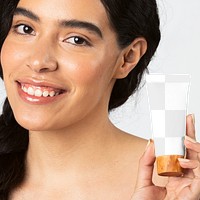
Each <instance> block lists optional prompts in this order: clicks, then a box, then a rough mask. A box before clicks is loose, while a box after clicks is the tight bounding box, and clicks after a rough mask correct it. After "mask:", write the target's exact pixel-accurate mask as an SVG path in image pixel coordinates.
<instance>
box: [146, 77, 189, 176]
mask: <svg viewBox="0 0 200 200" xmlns="http://www.w3.org/2000/svg"><path fill="white" fill-rule="evenodd" d="M189 87H190V75H186V74H169V75H160V74H150V75H146V88H147V95H148V101H149V107H150V114H151V127H152V133H153V139H154V143H155V154H156V157H157V172H158V175H160V176H181V175H182V174H183V170H182V169H181V167H180V165H179V162H178V158H183V157H184V155H185V147H184V143H183V140H184V136H185V132H186V114H187V104H188V96H189Z"/></svg>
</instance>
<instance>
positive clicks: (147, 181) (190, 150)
mask: <svg viewBox="0 0 200 200" xmlns="http://www.w3.org/2000/svg"><path fill="white" fill-rule="evenodd" d="M186 127H187V128H186V135H187V136H186V137H185V141H184V143H185V146H186V148H187V159H179V162H180V165H181V167H182V168H184V169H185V173H184V175H183V176H182V177H170V178H169V179H168V183H167V185H166V187H159V186H156V185H154V184H153V182H152V175H153V166H154V162H155V155H154V143H153V141H150V143H149V145H148V146H147V149H146V151H145V153H144V154H143V156H142V157H141V159H140V163H139V171H138V179H137V183H136V189H135V193H134V195H133V197H132V199H131V200H200V143H198V142H196V140H195V126H194V119H193V117H192V115H189V116H187V120H186Z"/></svg>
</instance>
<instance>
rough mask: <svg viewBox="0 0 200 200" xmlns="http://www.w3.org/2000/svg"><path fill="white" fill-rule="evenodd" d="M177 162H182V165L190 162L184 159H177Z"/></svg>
mask: <svg viewBox="0 0 200 200" xmlns="http://www.w3.org/2000/svg"><path fill="white" fill-rule="evenodd" d="M178 161H179V162H183V163H188V162H190V160H188V159H185V158H178Z"/></svg>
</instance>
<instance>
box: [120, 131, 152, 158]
mask: <svg viewBox="0 0 200 200" xmlns="http://www.w3.org/2000/svg"><path fill="white" fill-rule="evenodd" d="M118 140H119V141H120V143H121V145H122V147H123V149H124V150H125V151H126V153H128V154H129V153H130V155H131V156H136V157H137V158H138V157H141V156H142V154H143V153H144V151H145V147H146V145H147V142H148V141H147V140H146V139H144V138H140V137H137V136H135V135H133V134H130V133H126V132H124V131H121V130H119V132H118Z"/></svg>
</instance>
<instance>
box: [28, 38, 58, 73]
mask: <svg viewBox="0 0 200 200" xmlns="http://www.w3.org/2000/svg"><path fill="white" fill-rule="evenodd" d="M27 66H28V67H29V68H31V69H32V70H33V71H34V72H37V73H42V72H52V71H55V70H57V68H58V62H57V60H56V57H55V53H54V50H53V47H52V45H50V44H49V43H48V42H43V43H41V42H40V43H39V42H37V44H36V45H34V46H33V48H31V49H30V55H29V59H28V63H27Z"/></svg>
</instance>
